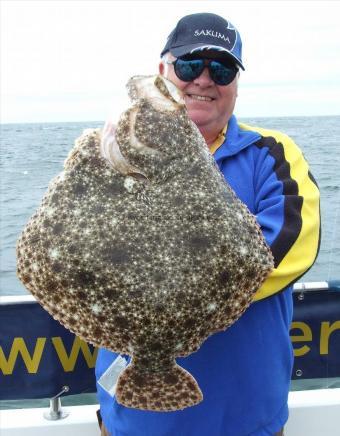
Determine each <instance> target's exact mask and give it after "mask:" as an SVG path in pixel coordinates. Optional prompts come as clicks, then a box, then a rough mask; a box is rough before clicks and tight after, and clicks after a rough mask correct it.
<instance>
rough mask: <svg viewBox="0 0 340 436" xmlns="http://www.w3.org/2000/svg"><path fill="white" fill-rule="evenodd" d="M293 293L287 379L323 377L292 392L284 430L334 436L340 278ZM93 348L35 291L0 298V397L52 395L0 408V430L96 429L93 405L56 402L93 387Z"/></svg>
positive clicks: (28, 434)
mask: <svg viewBox="0 0 340 436" xmlns="http://www.w3.org/2000/svg"><path fill="white" fill-rule="evenodd" d="M293 298H294V317H293V323H292V326H291V332H290V334H291V340H292V343H293V347H294V354H295V364H294V369H293V373H292V380H293V383H294V382H295V383H302V384H303V382H302V380H306V381H311V380H319V381H320V380H322V381H323V382H322V383H321V384H320V386H319V388H317V389H312V390H311V389H310V387H309V388H308V387H307V389H304V390H292V391H291V392H290V394H289V401H288V404H289V410H290V415H289V420H288V423H287V424H286V426H285V436H307V435H308V436H336V435H338V434H339V416H340V387H339V386H340V383H338V384H337V383H335V384H333V385H335V387H333V386H330V385H331V383H330V380H336V379H337V378H338V380H340V304H339V303H340V280H334V281H325V282H305V283H303V282H301V283H296V284H295V285H294V291H293ZM13 320H15V323H14V322H13ZM96 355H97V350H96V349H95V348H93V347H92V346H90V345H88V344H86V343H85V342H83V341H81V340H80V339H79V338H77V337H76V336H74V335H73V334H72V333H70V332H69V331H68V330H66V329H64V327H62V326H61V325H60V324H59V323H58V322H56V321H55V320H54V319H53V318H52V317H51V316H50V315H49V314H48V313H47V312H46V311H45V310H43V309H42V308H41V306H40V305H39V304H38V303H37V301H36V300H35V299H34V297H33V296H30V295H24V296H2V297H0V400H14V399H16V400H20V399H38V398H50V401H49V403H50V406H49V408H48V407H47V408H41V407H34V408H16V409H4V410H0V435H1V436H22V435H25V436H40V435H41V436H57V435H60V434H62V435H63V436H71V435H72V436H95V435H100V431H99V427H98V422H97V416H96V411H97V410H98V408H99V406H98V405H97V404H91V405H75V406H69V407H65V406H63V405H62V397H63V396H65V395H70V394H79V393H84V392H94V391H95V380H94V371H93V368H94V366H95V359H96ZM47 362H48V364H47ZM0 404H1V403H0ZM145 436H147V435H145ZM174 436H175V435H174Z"/></svg>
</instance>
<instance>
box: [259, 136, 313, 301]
mask: <svg viewBox="0 0 340 436" xmlns="http://www.w3.org/2000/svg"><path fill="white" fill-rule="evenodd" d="M258 131H259V133H260V134H261V135H262V139H261V140H260V141H259V142H258V144H257V145H258V147H259V148H260V149H261V150H259V153H260V154H261V156H262V159H260V162H259V164H258V165H257V168H256V171H255V173H256V177H255V181H254V183H255V203H256V204H255V209H256V217H257V220H258V223H259V224H260V226H261V229H262V231H263V234H264V236H265V238H266V241H267V243H268V244H269V246H270V248H271V250H272V253H273V256H274V265H275V267H274V270H273V271H272V273H271V274H270V275H269V276H268V278H267V279H266V281H265V282H264V283H263V285H262V286H261V288H260V289H259V290H258V292H257V293H256V295H255V298H254V301H257V300H261V299H263V298H266V297H269V296H270V295H273V294H275V293H277V292H279V291H281V290H283V289H284V288H286V287H287V286H289V285H291V284H293V283H294V282H295V281H297V280H298V279H299V278H300V277H301V276H302V275H303V274H304V273H306V271H307V270H308V269H309V268H310V267H311V266H312V265H313V263H314V262H315V260H316V257H317V254H318V251H319V244H320V195H319V189H318V186H317V184H316V182H315V180H314V178H313V176H312V175H311V173H310V171H309V168H308V164H307V162H306V160H305V159H304V156H303V154H302V152H301V150H300V149H299V148H298V147H297V146H296V144H295V143H294V142H293V141H292V139H291V138H289V137H288V136H286V135H284V134H282V133H279V132H273V131H267V130H262V129H259V130H258Z"/></svg>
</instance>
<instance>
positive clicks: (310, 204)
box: [239, 124, 320, 301]
mask: <svg viewBox="0 0 340 436" xmlns="http://www.w3.org/2000/svg"><path fill="white" fill-rule="evenodd" d="M239 126H240V128H241V129H243V130H253V131H256V132H258V133H260V135H262V136H263V137H269V136H270V137H272V138H274V139H275V140H276V141H277V142H278V143H280V144H282V146H283V149H284V158H285V160H286V162H287V163H288V164H289V167H290V177H291V179H292V180H294V181H295V182H296V183H297V186H298V196H299V197H301V198H302V200H303V202H302V208H301V218H302V226H301V230H300V232H299V235H298V236H297V239H296V240H295V242H294V244H293V245H292V246H291V247H290V249H289V250H288V251H287V252H286V253H285V255H284V257H283V258H282V260H281V261H280V263H279V264H278V265H277V266H276V267H275V268H274V270H273V271H272V273H271V274H270V275H269V277H268V278H267V280H266V281H265V282H264V284H263V285H262V286H261V288H260V289H259V290H258V292H257V293H256V295H255V298H254V301H257V300H261V299H263V298H266V297H268V296H270V295H273V294H275V293H276V292H278V291H280V290H282V289H284V288H285V287H287V286H288V285H290V284H291V283H294V281H296V280H297V279H298V278H299V277H301V276H302V275H303V274H304V273H305V272H306V271H307V270H308V269H309V268H310V267H311V266H312V265H313V263H314V262H315V259H316V256H317V253H318V249H319V243H320V195H319V189H318V187H317V185H316V183H315V181H314V179H313V177H312V176H311V174H310V173H309V168H308V164H307V162H306V160H305V159H304V157H303V154H302V152H301V150H300V149H299V148H298V147H297V146H296V144H295V143H294V141H293V140H292V139H291V138H289V137H288V136H287V135H285V134H283V133H280V132H277V131H272V130H267V129H261V128H257V127H256V128H254V127H248V126H247V125H245V124H239ZM288 224H289V222H288Z"/></svg>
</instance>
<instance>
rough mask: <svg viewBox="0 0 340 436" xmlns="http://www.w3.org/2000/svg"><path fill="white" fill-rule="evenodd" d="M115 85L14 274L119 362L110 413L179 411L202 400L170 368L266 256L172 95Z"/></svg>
mask: <svg viewBox="0 0 340 436" xmlns="http://www.w3.org/2000/svg"><path fill="white" fill-rule="evenodd" d="M127 86H128V90H129V94H130V97H131V100H132V103H131V107H130V108H128V110H126V111H125V112H124V113H123V114H122V116H121V118H120V120H119V122H118V124H117V127H116V131H115V134H114V135H113V134H111V137H110V135H109V136H107V134H104V135H103V133H102V132H101V130H89V131H86V132H84V134H83V135H82V136H81V137H80V138H79V139H78V140H77V141H76V143H75V146H74V148H73V149H72V150H71V152H70V154H69V156H68V158H67V159H66V161H65V164H64V169H63V171H62V172H61V173H60V174H59V175H58V176H57V177H56V178H55V179H54V180H52V182H51V183H50V185H49V187H48V190H47V192H46V194H45V196H44V197H43V200H42V203H41V205H40V207H39V208H38V210H37V211H36V212H35V213H34V215H33V216H32V218H31V219H30V221H29V222H28V224H27V225H26V227H25V228H24V230H23V232H22V234H21V236H20V238H19V240H18V243H17V272H18V276H19V278H20V280H21V281H22V282H23V283H24V285H25V286H26V288H27V289H28V290H29V291H30V292H31V293H32V294H33V295H34V296H35V297H36V298H37V300H38V301H39V302H40V304H41V305H42V306H43V307H44V308H45V309H46V310H47V311H48V312H49V313H50V314H51V315H52V316H53V317H54V318H55V319H57V320H58V321H60V323H61V324H63V325H64V326H65V327H67V328H68V329H70V330H71V331H72V332H74V333H75V334H76V335H78V336H79V337H81V338H83V339H84V340H86V341H88V342H90V343H92V344H94V345H96V346H98V347H105V348H107V349H109V350H113V351H115V352H118V353H123V354H128V355H130V356H131V357H132V359H131V362H130V363H129V365H128V366H127V368H126V369H125V370H124V371H123V372H122V373H121V375H120V377H119V379H118V383H117V389H116V399H117V401H118V402H119V403H121V404H123V405H125V406H127V407H133V408H139V409H146V410H156V411H171V410H178V409H183V408H185V407H188V406H192V405H194V404H197V403H199V402H200V401H201V400H202V392H201V390H200V388H199V387H198V384H197V382H196V381H195V379H194V378H193V377H192V376H191V374H189V373H188V372H187V371H185V370H184V369H183V368H181V367H180V366H179V365H177V364H176V361H175V358H176V357H178V356H187V355H189V354H190V353H193V352H194V351H196V350H197V349H198V348H199V347H200V345H201V344H202V342H203V341H204V340H205V339H207V338H208V337H209V336H210V335H211V334H213V333H215V332H217V331H221V330H225V329H226V328H228V327H229V326H230V325H231V324H233V323H234V322H235V321H236V320H237V319H238V318H239V317H240V316H241V315H242V313H243V312H244V311H245V310H246V309H247V307H248V306H249V304H250V303H251V301H252V298H253V295H254V293H255V292H256V291H257V289H258V288H259V287H260V286H261V284H262V282H263V281H264V280H265V278H266V277H267V275H268V273H269V272H270V271H271V269H272V267H273V259H272V255H271V253H270V250H269V249H268V247H267V245H266V243H265V241H264V238H263V236H262V233H261V230H260V228H259V226H258V225H257V223H256V220H255V218H254V216H253V215H252V214H250V212H249V211H248V209H247V208H246V206H245V205H244V204H243V203H242V202H241V201H240V200H239V199H238V198H237V197H236V195H235V194H234V192H233V191H232V190H231V188H230V187H229V186H228V185H227V184H226V182H225V180H224V178H223V176H222V175H221V173H220V171H219V170H218V168H217V166H216V164H215V162H214V159H213V158H212V156H211V155H210V153H209V151H208V148H207V145H206V144H205V142H204V139H203V137H202V136H201V134H200V133H199V131H198V129H197V127H196V126H195V125H194V124H193V123H192V122H191V121H190V119H189V118H188V115H187V111H186V109H185V105H184V102H183V99H182V96H181V94H180V92H179V91H178V90H177V89H176V88H175V87H174V85H173V84H172V83H171V82H168V81H167V80H165V79H163V78H162V77H161V76H155V77H138V76H137V77H134V78H132V79H130V81H129V82H128V85H127ZM231 352H232V350H231Z"/></svg>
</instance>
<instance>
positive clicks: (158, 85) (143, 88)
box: [127, 75, 185, 112]
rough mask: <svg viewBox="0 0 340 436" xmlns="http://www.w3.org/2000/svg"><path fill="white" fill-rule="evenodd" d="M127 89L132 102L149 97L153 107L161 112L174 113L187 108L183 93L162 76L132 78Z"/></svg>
mask: <svg viewBox="0 0 340 436" xmlns="http://www.w3.org/2000/svg"><path fill="white" fill-rule="evenodd" d="M127 88H128V91H129V97H130V99H131V100H132V102H137V101H138V100H141V99H143V98H146V97H147V100H149V101H150V103H151V104H152V106H153V107H154V108H155V109H156V110H158V111H160V112H165V111H170V112H174V111H177V110H180V109H181V108H182V107H184V106H185V102H184V95H183V93H182V91H181V90H179V89H178V88H177V87H176V85H175V84H174V83H172V82H171V81H170V80H168V79H166V78H165V77H163V76H161V75H157V76H134V77H131V79H130V80H129V81H128V84H127Z"/></svg>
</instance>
